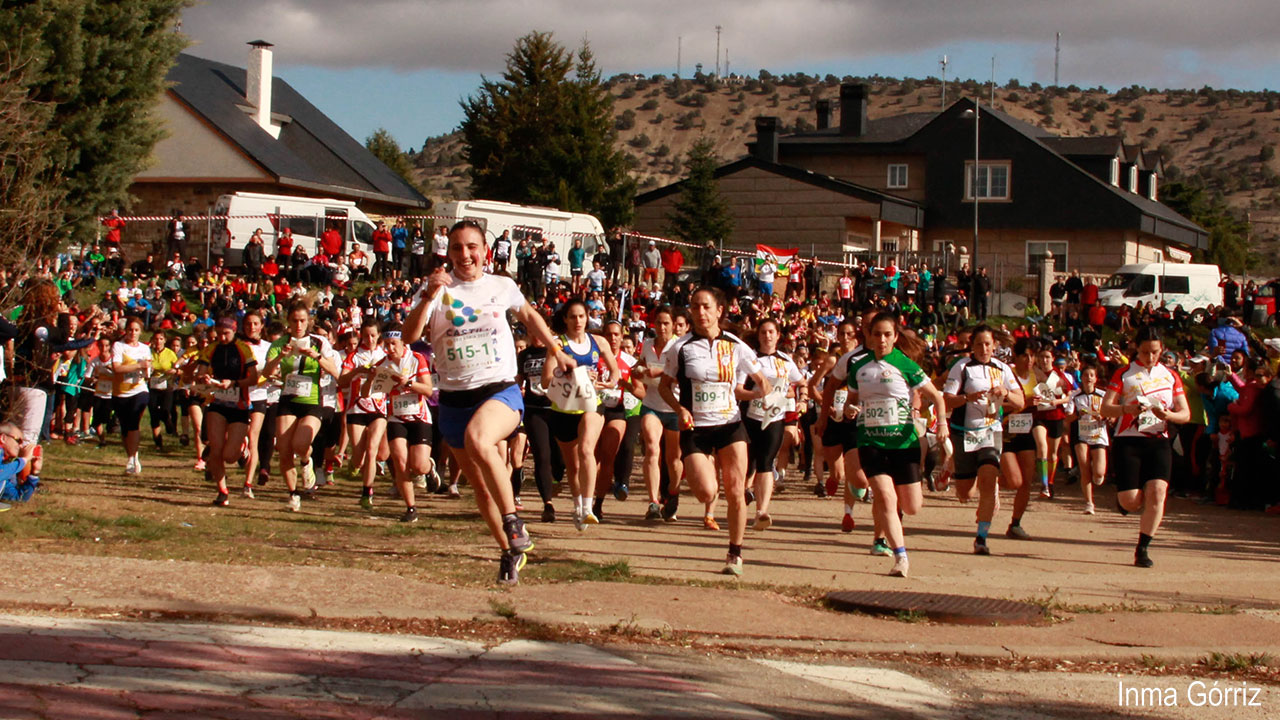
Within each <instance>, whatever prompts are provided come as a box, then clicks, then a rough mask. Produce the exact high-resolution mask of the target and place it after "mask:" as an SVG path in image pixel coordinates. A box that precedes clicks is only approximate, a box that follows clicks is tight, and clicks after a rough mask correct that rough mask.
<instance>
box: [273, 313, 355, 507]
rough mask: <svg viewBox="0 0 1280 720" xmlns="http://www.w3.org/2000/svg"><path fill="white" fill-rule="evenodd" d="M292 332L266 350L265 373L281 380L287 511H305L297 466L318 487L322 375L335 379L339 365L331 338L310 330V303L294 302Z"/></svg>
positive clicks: (279, 434)
mask: <svg viewBox="0 0 1280 720" xmlns="http://www.w3.org/2000/svg"><path fill="white" fill-rule="evenodd" d="M286 318H287V320H288V328H289V332H288V334H287V335H284V336H281V337H280V339H279V340H276V341H275V342H273V343H271V348H270V349H269V350H267V367H266V369H265V374H266V375H268V376H275V375H278V376H279V377H280V378H281V381H282V382H283V390H282V393H281V399H280V406H279V408H278V409H277V411H276V412H277V417H276V449H277V450H278V451H279V454H280V475H281V477H283V478H284V484H285V487H286V489H287V490H288V491H289V505H288V507H289V510H290V511H292V512H298V511H299V510H301V509H302V495H301V493H300V492H299V491H298V471H297V469H296V468H297V465H299V464H300V465H301V466H302V470H303V473H304V482H305V486H306V487H307V488H308V489H310V488H313V487H315V477H316V476H315V468H314V463H313V460H312V457H311V454H312V447H311V444H312V441H313V440H314V439H315V436H316V433H317V432H319V430H320V425H321V423H322V421H323V418H324V412H323V407H322V406H321V404H320V378H321V376H322V375H326V374H327V375H329V376H332V377H335V378H336V377H337V375H338V366H337V363H335V362H334V355H335V353H334V351H333V348H332V346H331V345H330V344H329V341H328V340H327V339H325V338H324V337H322V336H320V335H313V334H311V333H310V328H311V305H310V303H308V302H307V301H306V300H301V299H299V300H294V301H293V303H291V304H290V305H289V312H288V314H287V315H286Z"/></svg>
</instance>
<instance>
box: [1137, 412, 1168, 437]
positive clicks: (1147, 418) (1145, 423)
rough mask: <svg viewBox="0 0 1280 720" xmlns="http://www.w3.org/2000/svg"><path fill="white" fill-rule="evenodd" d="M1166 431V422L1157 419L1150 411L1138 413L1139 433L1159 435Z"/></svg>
mask: <svg viewBox="0 0 1280 720" xmlns="http://www.w3.org/2000/svg"><path fill="white" fill-rule="evenodd" d="M1163 431H1164V421H1163V420H1161V419H1160V418H1158V417H1156V414H1155V413H1153V412H1151V411H1150V410H1143V411H1142V412H1140V413H1138V432H1140V433H1145V434H1147V435H1157V434H1159V433H1161V432H1163Z"/></svg>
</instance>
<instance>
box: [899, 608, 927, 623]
mask: <svg viewBox="0 0 1280 720" xmlns="http://www.w3.org/2000/svg"><path fill="white" fill-rule="evenodd" d="M893 617H894V619H895V620H897V621H899V622H904V623H922V622H928V621H929V616H928V615H927V614H926V613H925V612H924V611H923V610H899V611H897V612H895V613H894V614H893Z"/></svg>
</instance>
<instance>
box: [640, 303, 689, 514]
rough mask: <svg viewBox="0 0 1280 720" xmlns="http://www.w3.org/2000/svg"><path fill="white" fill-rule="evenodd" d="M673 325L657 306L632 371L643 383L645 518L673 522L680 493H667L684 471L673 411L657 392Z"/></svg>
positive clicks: (670, 313) (672, 316)
mask: <svg viewBox="0 0 1280 720" xmlns="http://www.w3.org/2000/svg"><path fill="white" fill-rule="evenodd" d="M674 328H675V314H674V313H673V311H672V310H671V308H669V307H662V308H659V309H658V311H657V312H655V313H654V316H653V337H652V338H649V339H646V340H645V341H644V344H643V345H641V346H640V364H639V365H638V366H637V368H636V369H635V370H634V371H633V373H634V374H636V375H638V376H639V377H640V379H641V381H643V382H644V386H645V394H644V399H643V400H642V401H641V404H640V437H641V440H642V442H643V443H644V460H643V465H642V466H641V469H642V471H643V474H644V483H645V487H646V488H648V490H649V509H648V511H647V512H645V516H644V519H645V520H658V519H662V520H666V521H667V522H674V521H675V520H676V510H677V508H679V507H680V494H679V493H678V492H677V493H675V494H673V495H668V492H667V486H668V484H670V483H671V482H672V480H671V479H672V478H674V479H675V482H679V479H680V476H681V474H682V473H683V472H684V461H683V460H682V458H681V457H680V426H679V424H678V423H677V419H676V413H675V411H674V410H673V409H672V408H671V406H670V405H668V404H667V401H666V400H664V399H662V393H660V392H658V384H659V382H660V380H661V378H662V369H663V355H664V354H665V353H666V351H667V349H668V348H669V347H670V345H671V344H672V340H673V337H672V331H673V329H674ZM676 337H680V336H676ZM664 459H665V460H666V468H665V469H666V471H667V472H668V473H669V475H668V479H667V481H666V482H663V479H662V473H663V470H664V468H663V467H662V461H663V460H664ZM659 503H661V507H659Z"/></svg>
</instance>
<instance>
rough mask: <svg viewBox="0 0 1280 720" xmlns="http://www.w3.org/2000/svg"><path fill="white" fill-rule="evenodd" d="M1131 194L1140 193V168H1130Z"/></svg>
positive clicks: (1131, 166) (1134, 166)
mask: <svg viewBox="0 0 1280 720" xmlns="http://www.w3.org/2000/svg"><path fill="white" fill-rule="evenodd" d="M1129 192H1131V193H1136V192H1138V166H1137V165H1130V166H1129Z"/></svg>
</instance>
